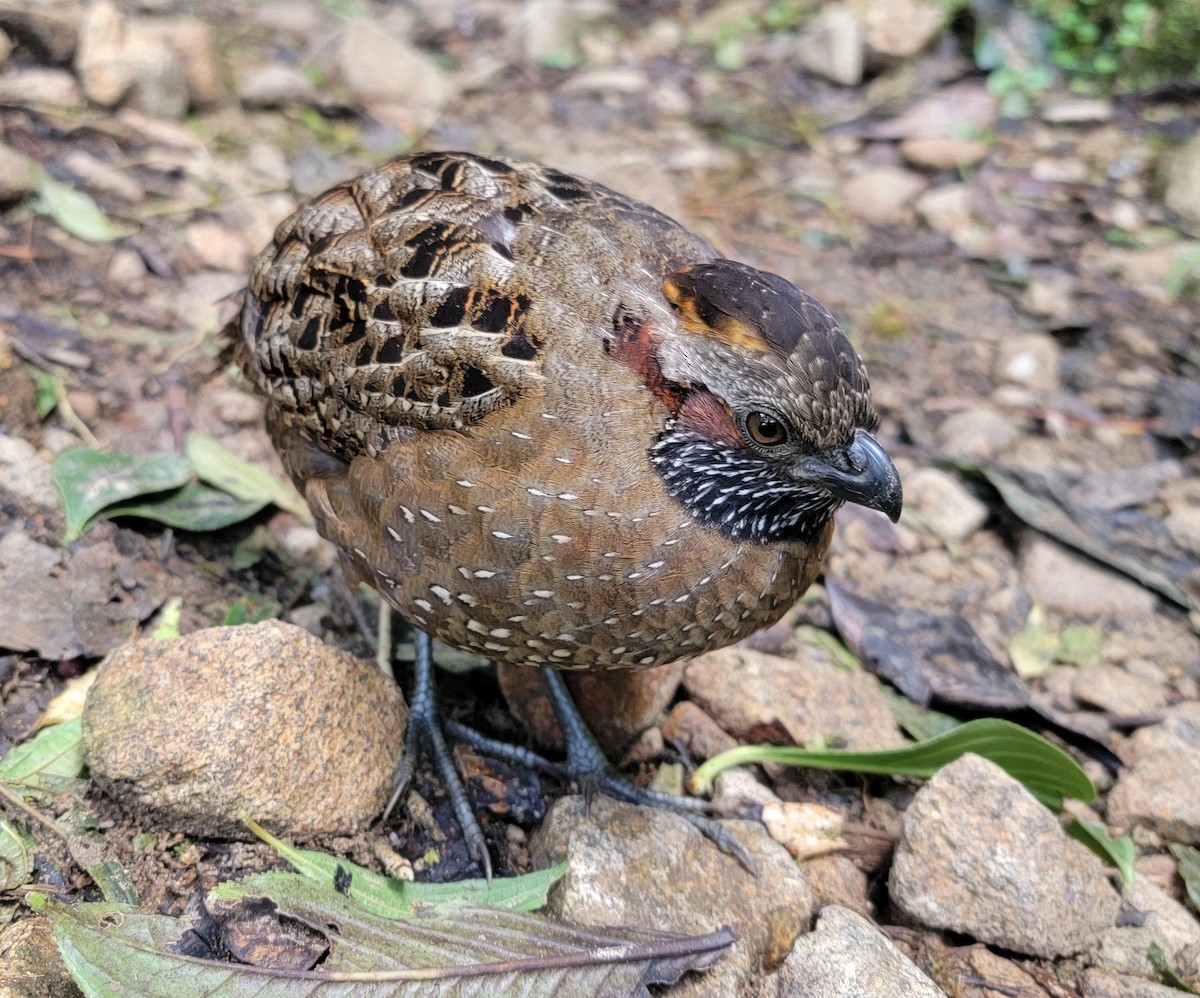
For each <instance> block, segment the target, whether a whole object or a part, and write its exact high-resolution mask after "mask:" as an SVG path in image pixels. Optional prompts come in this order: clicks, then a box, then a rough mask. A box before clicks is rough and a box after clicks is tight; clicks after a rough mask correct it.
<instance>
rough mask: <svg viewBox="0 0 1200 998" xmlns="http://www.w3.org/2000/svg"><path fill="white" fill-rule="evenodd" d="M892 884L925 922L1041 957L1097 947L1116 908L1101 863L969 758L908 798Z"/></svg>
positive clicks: (1020, 793) (1003, 778) (1006, 779)
mask: <svg viewBox="0 0 1200 998" xmlns="http://www.w3.org/2000/svg"><path fill="white" fill-rule="evenodd" d="M889 886H890V889H891V895H892V899H893V900H894V901H895V902H896V904H897V905H898V906H899V907H900V908H901V910H903V911H904V912H905V913H906V914H907V915H909V916H910V917H911V918H913V919H916V920H917V921H918V922H921V923H922V924H924V925H927V926H930V927H931V928H938V929H949V930H951V931H954V932H963V933H966V934H968V935H971V936H974V937H975V938H976V939H979V940H980V941H981V942H985V943H988V944H990V945H996V946H1003V947H1004V948H1006V949H1011V950H1016V951H1017V952H1018V953H1027V954H1032V955H1034V956H1042V957H1056V956H1064V955H1069V954H1073V953H1078V952H1080V951H1082V950H1085V949H1087V948H1089V947H1091V946H1094V945H1095V944H1096V943H1097V942H1098V941H1099V939H1100V937H1101V934H1102V933H1103V932H1104V931H1105V930H1107V929H1109V928H1111V927H1112V925H1113V924H1114V923H1115V921H1116V917H1117V914H1118V912H1119V910H1120V898H1119V896H1118V895H1117V892H1116V891H1115V890H1114V889H1113V887H1112V885H1111V884H1110V883H1109V881H1108V876H1107V871H1106V869H1105V867H1104V866H1103V864H1102V863H1101V862H1100V860H1098V859H1097V858H1096V857H1095V856H1094V855H1092V853H1090V852H1088V851H1087V849H1085V848H1084V847H1083V846H1081V845H1080V844H1079V843H1078V842H1076V841H1074V840H1073V839H1071V838H1069V837H1068V836H1067V834H1066V833H1065V832H1064V831H1063V830H1062V827H1061V826H1060V825H1059V823H1058V821H1057V820H1056V819H1055V817H1054V815H1052V814H1051V813H1050V812H1049V811H1048V810H1046V808H1045V807H1043V806H1042V805H1041V804H1039V803H1038V802H1037V801H1036V800H1035V799H1034V797H1033V796H1032V795H1031V794H1030V793H1029V792H1028V791H1027V790H1026V789H1025V788H1024V787H1022V786H1021V784H1020V783H1018V782H1017V781H1016V780H1014V779H1013V778H1012V777H1011V776H1009V775H1008V774H1007V773H1005V772H1004V771H1003V770H1002V769H1000V767H999V766H997V765H995V764H994V763H992V762H989V761H987V760H986V759H982V758H980V757H978V756H975V755H966V756H963V757H962V758H961V759H959V760H957V761H956V762H953V763H951V764H950V765H949V766H946V767H945V768H944V769H942V770H941V771H939V772H938V773H937V774H936V775H935V776H934V777H933V778H932V779H931V780H930V781H929V782H928V783H927V784H926V785H925V787H924V788H923V789H921V790H920V791H919V792H918V793H917V795H916V797H915V798H914V799H913V802H912V805H911V806H910V807H909V809H908V810H907V811H906V812H905V815H904V820H903V824H902V830H901V835H900V841H899V843H898V845H897V847H896V856H895V861H894V862H893V864H892V872H891V877H890V881H889Z"/></svg>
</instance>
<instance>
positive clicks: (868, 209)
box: [841, 166, 925, 225]
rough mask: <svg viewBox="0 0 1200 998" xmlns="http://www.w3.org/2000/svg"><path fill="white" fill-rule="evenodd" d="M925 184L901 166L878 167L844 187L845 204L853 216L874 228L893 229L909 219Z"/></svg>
mask: <svg viewBox="0 0 1200 998" xmlns="http://www.w3.org/2000/svg"><path fill="white" fill-rule="evenodd" d="M924 189H925V180H924V179H923V178H922V177H920V176H918V175H917V174H916V173H913V172H912V171H911V170H904V169H901V168H900V167H898V166H875V167H871V168H869V169H866V170H863V171H862V172H861V173H859V174H858V175H857V176H854V177H851V178H850V179H849V180H847V181H846V182H845V183H843V184H842V188H841V194H842V203H843V205H844V206H845V208H846V211H848V212H849V213H850V214H851V215H854V216H855V217H856V218H861V219H862V220H863V221H865V222H870V223H872V224H873V225H892V224H895V223H898V222H902V221H904V220H905V219H906V218H907V217H908V215H909V204H910V203H911V202H912V200H913V199H914V198H915V197H916V196H917V195H918V194H920V193H921V192H922V191H923V190H924Z"/></svg>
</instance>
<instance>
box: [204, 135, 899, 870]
mask: <svg viewBox="0 0 1200 998" xmlns="http://www.w3.org/2000/svg"><path fill="white" fill-rule="evenodd" d="M225 336H226V340H227V344H228V350H229V353H230V356H231V358H232V359H233V360H234V361H235V362H236V363H237V364H238V365H240V367H241V370H242V372H243V374H244V376H245V378H246V380H248V381H249V383H250V385H251V386H252V387H253V389H254V390H255V391H256V392H257V393H258V394H260V395H261V396H262V397H263V398H264V399H265V423H266V427H267V430H268V431H269V434H270V436H271V439H272V441H273V444H274V446H275V448H276V450H277V451H278V453H279V455H280V458H281V460H282V463H283V466H284V468H285V469H286V471H287V473H288V474H289V475H290V477H291V478H292V480H293V481H294V482H295V484H296V486H297V488H298V489H299V490H300V492H301V493H302V495H303V496H304V497H305V499H306V500H307V502H308V505H309V507H310V508H311V510H312V512H313V514H314V517H315V520H316V523H317V527H318V530H319V531H320V532H321V534H323V535H324V536H325V537H326V538H328V539H329V540H330V541H332V542H333V544H334V545H335V546H336V547H337V549H338V551H339V552H340V556H341V561H342V564H343V567H344V569H345V571H346V574H347V577H348V579H349V580H350V581H351V582H354V583H357V582H366V583H368V584H369V585H371V586H372V587H374V588H375V589H376V590H377V591H378V592H379V593H380V595H381V597H382V598H383V600H384V601H386V603H387V604H389V605H390V606H391V607H392V608H394V610H395V611H397V612H398V613H399V614H400V615H401V616H402V617H403V618H404V619H405V620H407V621H408V623H409V624H410V625H412V627H413V628H414V631H415V635H416V656H415V658H416V662H415V677H414V681H413V687H412V689H410V691H409V699H410V709H411V711H412V714H411V717H410V721H409V730H408V733H407V735H406V739H405V752H404V755H403V757H402V762H401V764H400V770H401V772H400V775H399V777H398V781H397V782H398V786H397V795H398V794H399V793H400V791H401V790H402V788H403V787H404V786H405V785H406V784H407V782H408V779H409V778H410V777H411V775H412V767H413V765H414V761H413V760H414V759H415V758H416V757H417V754H418V753H419V752H420V751H423V750H429V751H432V753H433V756H434V761H435V763H436V765H437V769H438V771H439V773H440V775H441V777H442V779H443V780H444V782H445V783H446V787H447V791H448V796H449V798H450V800H451V803H452V804H453V807H454V812H455V815H456V817H457V820H458V821H459V823H460V824H461V825H462V827H463V832H464V836H465V838H466V840H467V844H468V848H469V851H470V854H471V855H472V856H473V857H474V858H475V859H476V860H477V861H478V862H480V863H481V865H482V866H483V867H484V869H485V871H486V873H487V875H488V877H489V879H490V876H491V867H490V861H489V858H488V854H487V849H486V842H485V840H484V838H483V835H482V832H481V831H480V829H479V826H478V823H477V820H476V819H475V817H474V815H473V813H472V809H471V807H470V804H469V801H468V799H467V796H466V793H465V790H464V789H463V786H462V783H461V779H460V778H459V776H458V774H457V772H456V770H455V768H454V763H453V760H452V758H451V756H450V755H449V753H448V751H447V749H446V732H447V730H448V727H447V725H446V723H445V722H443V719H442V717H441V712H440V709H439V708H438V706H437V697H436V687H435V683H434V681H433V670H432V664H431V651H430V649H431V638H434V637H436V638H439V639H441V640H442V641H443V642H446V643H447V644H449V645H452V646H454V647H457V648H460V649H464V650H467V651H470V652H474V653H477V654H479V655H482V656H486V657H487V658H489V659H491V660H494V661H496V662H503V663H511V664H515V665H521V666H529V667H534V668H538V669H540V670H542V673H543V676H544V680H545V683H546V685H547V692H548V693H549V696H550V700H551V703H552V704H553V706H554V708H555V712H556V715H557V716H558V719H559V723H560V726H561V727H562V728H563V731H564V736H565V739H566V742H567V751H566V755H567V763H566V772H567V773H568V774H569V775H570V777H571V779H573V780H576V781H577V782H580V783H586V784H587V786H589V787H591V788H598V789H599V790H601V791H603V792H605V793H609V794H612V795H613V796H616V797H619V798H622V799H625V800H632V801H634V802H636V803H649V804H652V805H658V806H665V807H668V808H670V809H672V810H676V811H678V812H679V813H681V814H682V815H683V816H684V817H685V818H686V819H687V820H689V821H691V822H692V823H693V824H695V825H696V826H697V827H699V828H700V829H701V831H703V832H704V833H705V834H706V835H708V836H709V837H710V838H712V839H713V840H714V841H715V842H716V843H717V844H718V845H719V846H720V847H721V848H723V849H725V850H726V851H729V852H732V853H734V854H735V855H738V856H739V858H741V859H742V860H743V862H748V856H747V855H746V853H745V850H744V848H743V847H741V845H740V843H738V842H737V840H736V839H734V838H733V836H732V835H731V834H729V833H728V832H727V831H726V830H725V829H724V828H723V826H721V825H720V824H719V823H718V822H716V821H714V820H713V819H712V818H710V817H708V816H707V815H705V814H703V813H701V809H702V808H703V802H697V801H694V800H691V799H687V798H674V797H671V796H670V795H662V794H656V793H654V792H652V791H649V790H644V789H642V788H639V787H636V786H634V785H633V784H632V783H631V782H630V781H628V780H625V779H624V778H623V777H621V776H619V775H618V774H616V773H615V771H614V770H613V769H612V767H611V766H610V765H609V764H608V762H607V760H605V759H604V757H603V753H602V752H601V751H600V750H599V748H598V747H597V745H596V743H595V741H594V739H593V738H592V737H591V735H590V732H589V730H588V725H587V723H586V721H585V719H583V718H582V717H581V716H580V715H579V712H578V710H577V709H575V707H574V705H573V704H572V702H571V699H570V695H569V693H568V692H567V690H566V686H565V684H564V683H563V681H562V677H561V675H560V673H561V671H562V670H571V669H588V670H593V669H645V668H650V667H653V666H657V665H661V664H664V663H666V662H670V661H674V660H677V659H680V658H684V657H690V656H695V655H699V654H701V653H702V652H705V651H708V650H711V649H714V648H719V647H722V646H725V645H728V644H731V643H733V642H736V641H738V640H739V639H741V638H744V637H746V636H747V635H749V634H751V633H752V632H754V631H756V630H758V629H760V628H762V627H765V626H768V625H770V624H772V623H774V622H775V621H777V620H778V619H779V618H780V617H781V616H782V615H783V614H784V613H785V612H786V611H787V610H788V608H789V607H791V606H792V605H793V604H794V603H795V602H796V600H797V599H798V598H799V597H800V596H801V595H802V594H803V593H804V592H805V590H806V589H808V587H809V586H810V585H811V584H812V582H813V581H814V579H815V578H816V576H817V575H818V573H819V571H820V567H821V562H822V559H823V557H824V555H825V553H826V551H827V549H828V547H829V544H830V539H831V536H832V532H833V515H834V513H835V511H836V510H837V509H838V508H839V507H840V506H841V505H842V504H843V503H846V502H850V503H856V504H859V505H862V506H865V507H868V508H871V509H875V510H879V511H881V512H882V513H884V514H886V515H887V516H889V517H890V518H891V519H892V520H893V521H895V520H897V519H898V518H899V515H900V511H901V506H902V501H903V495H902V487H901V483H900V478H899V475H898V473H897V471H896V468H895V465H894V464H893V463H892V461H891V460H890V458H889V457H888V456H887V454H886V452H885V451H884V449H883V447H882V446H881V445H880V444H879V442H878V440H877V438H876V433H877V431H878V427H879V424H880V419H879V416H878V414H877V413H876V411H875V409H874V407H873V405H872V402H871V393H870V386H869V382H868V378H867V373H866V370H865V367H864V364H863V361H862V360H861V358H860V357H859V355H858V354H857V352H856V351H855V349H854V347H853V346H852V345H851V343H850V340H849V339H848V338H847V337H846V335H845V334H844V333H843V332H842V330H841V329H840V327H839V325H838V323H837V321H836V319H835V318H834V316H833V315H832V314H831V313H830V312H829V310H828V309H826V308H825V307H824V306H823V305H821V304H820V302H818V301H817V299H816V298H814V297H813V296H811V295H810V294H808V293H807V292H805V291H802V290H800V289H799V288H798V287H796V286H795V285H794V284H792V283H791V282H790V281H788V280H786V279H785V278H783V277H780V276H778V275H776V274H773V273H769V272H767V271H763V270H759V269H757V268H755V267H752V266H749V265H747V264H745V263H741V262H738V261H735V260H731V259H728V258H726V257H724V256H723V255H722V254H721V253H719V252H717V250H715V249H714V248H713V247H712V246H711V245H710V244H709V243H708V242H707V241H705V240H704V239H702V238H700V237H699V236H697V235H694V234H693V233H691V232H690V231H688V230H687V229H686V228H685V227H684V226H682V225H680V224H679V223H678V222H676V221H674V220H673V219H671V218H669V217H668V216H666V215H665V214H663V213H661V212H659V211H657V210H656V209H654V208H652V207H650V206H648V205H646V204H643V203H641V202H639V201H637V200H635V199H633V198H631V197H627V196H625V195H623V194H620V193H617V192H616V191H614V190H611V189H610V188H608V187H605V186H603V185H601V184H599V183H597V182H594V181H590V180H587V179H584V178H581V177H578V176H574V175H572V174H570V173H566V172H563V171H561V170H557V169H554V168H552V167H548V166H544V165H540V164H537V163H532V162H521V161H509V160H506V159H500V158H496V157H492V156H484V155H476V154H472V153H467V152H422V153H417V154H411V155H405V156H401V157H398V158H396V159H393V160H391V161H389V162H386V163H383V164H382V165H380V166H378V167H377V168H375V169H373V170H371V171H369V172H367V173H364V174H362V175H360V176H358V177H356V178H355V179H352V180H349V181H347V182H344V183H341V184H338V185H336V186H334V187H333V188H331V189H330V190H328V191H326V192H325V193H323V194H321V195H319V196H317V197H315V198H313V199H312V200H311V201H309V202H307V203H305V204H303V205H301V206H300V207H299V208H298V209H297V210H296V211H295V212H294V213H293V214H292V215H291V216H290V217H289V218H287V219H286V220H285V221H283V222H282V223H281V224H280V225H279V227H278V228H277V230H276V231H275V234H274V238H273V240H272V242H271V243H270V245H268V246H267V247H266V248H265V249H264V250H263V251H262V252H261V253H260V254H259V255H258V257H257V259H256V261H255V263H254V265H253V269H252V273H251V275H250V278H249V282H248V286H247V288H246V290H245V293H244V297H243V301H242V307H241V309H240V312H239V314H237V315H236V316H235V317H234V318H233V319H231V320H230V323H229V325H228V326H227V327H226V331H225ZM452 731H453V734H454V735H455V737H468V738H469V736H468V735H467V734H464V733H463V732H462V731H461V730H460V728H459V727H458V726H453V727H452ZM479 741H480V743H481V744H484V745H485V747H488V748H494V749H496V750H497V751H498V752H504V751H506V749H505V748H504V746H503V745H502V744H500V745H497V744H495V743H493V742H492V741H491V740H488V739H485V738H483V737H482V736H479ZM510 754H511V755H512V757H514V758H516V759H518V760H520V759H524V758H529V757H530V753H528V752H527V751H526V750H524V749H523V748H522V747H521V746H514V747H512V748H511V750H510ZM393 799H394V800H395V799H396V798H395V797H394V798H393Z"/></svg>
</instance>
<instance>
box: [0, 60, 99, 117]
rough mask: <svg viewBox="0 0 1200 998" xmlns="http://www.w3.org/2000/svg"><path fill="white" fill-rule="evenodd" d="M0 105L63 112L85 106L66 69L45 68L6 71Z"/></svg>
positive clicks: (23, 68)
mask: <svg viewBox="0 0 1200 998" xmlns="http://www.w3.org/2000/svg"><path fill="white" fill-rule="evenodd" d="M0 101H3V102H4V103H6V104H19V105H24V104H33V105H37V104H47V105H49V106H51V107H65V108H75V107H80V106H81V105H82V104H83V103H84V101H83V93H82V91H81V90H80V89H79V84H78V83H76V82H75V77H73V76H72V75H71V74H70V73H68V72H67V71H66V70H65V69H47V68H46V67H44V66H21V67H16V66H9V67H7V68H6V69H5V70H4V75H3V77H0Z"/></svg>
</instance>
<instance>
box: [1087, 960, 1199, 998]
mask: <svg viewBox="0 0 1200 998" xmlns="http://www.w3.org/2000/svg"><path fill="white" fill-rule="evenodd" d="M1078 985H1079V993H1080V994H1081V995H1082V996H1083V998H1179V991H1178V990H1176V989H1175V988H1169V987H1167V986H1166V985H1165V984H1155V983H1154V982H1153V981H1148V980H1146V979H1145V978H1144V977H1133V976H1131V975H1129V974H1114V973H1113V972H1112V971H1110V970H1099V969H1097V968H1094V967H1093V968H1091V969H1089V970H1085V971H1084V972H1083V973H1082V974H1080V975H1079V982H1078Z"/></svg>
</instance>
